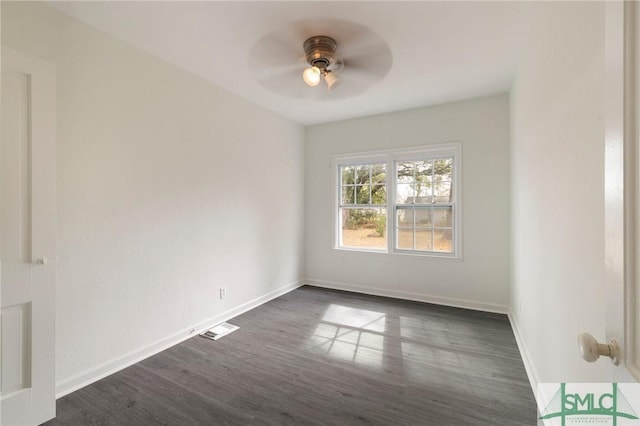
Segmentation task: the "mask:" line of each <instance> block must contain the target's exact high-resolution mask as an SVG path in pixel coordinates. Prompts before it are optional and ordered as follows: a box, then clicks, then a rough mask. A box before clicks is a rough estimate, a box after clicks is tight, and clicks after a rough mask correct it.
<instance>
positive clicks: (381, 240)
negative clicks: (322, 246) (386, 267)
mask: <svg viewBox="0 0 640 426" xmlns="http://www.w3.org/2000/svg"><path fill="white" fill-rule="evenodd" d="M340 246H341V247H364V248H387V212H386V209H345V208H343V209H342V240H341V241H340Z"/></svg>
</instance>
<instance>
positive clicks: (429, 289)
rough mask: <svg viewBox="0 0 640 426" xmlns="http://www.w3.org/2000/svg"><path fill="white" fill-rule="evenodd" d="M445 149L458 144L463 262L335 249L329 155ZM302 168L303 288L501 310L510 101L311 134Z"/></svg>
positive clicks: (417, 112)
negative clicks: (440, 145)
mask: <svg viewBox="0 0 640 426" xmlns="http://www.w3.org/2000/svg"><path fill="white" fill-rule="evenodd" d="M453 141H459V142H462V209H463V211H462V216H463V217H462V222H463V228H462V233H463V234H462V239H463V243H462V245H463V253H462V255H463V258H462V260H460V261H458V260H452V259H437V258H429V257H425V256H416V255H402V254H380V253H365V252H356V251H345V250H336V249H334V248H333V238H332V235H333V229H334V223H333V208H334V202H333V200H334V198H333V197H334V188H333V185H332V182H333V178H332V176H333V175H332V173H333V169H332V159H333V156H334V155H336V154H347V153H357V152H363V151H371V150H384V149H393V148H402V147H412V146H419V145H427V144H437V143H442V142H453ZM305 170H306V176H305V182H306V193H305V200H306V222H305V223H306V238H305V249H306V253H305V265H306V266H305V271H306V282H308V283H311V284H314V285H319V286H325V287H332V288H339V289H345V290H352V291H361V292H366V293H372V294H379V295H386V296H393V297H400V298H407V299H413V300H422V301H431V302H436V303H443V304H449V305H454V306H464V307H471V308H477V309H486V310H492V311H500V312H506V307H507V304H508V299H509V244H510V218H509V99H508V95H506V94H502V95H496V96H490V97H485V98H479V99H472V100H468V101H463V102H456V103H450V104H445V105H440V106H434V107H428V108H419V109H414V110H409V111H402V112H396V113H390V114H383V115H378V116H372V117H366V118H361V119H354V120H347V121H341V122H336V123H329V124H323V125H316V126H310V127H308V128H307V131H306V161H305Z"/></svg>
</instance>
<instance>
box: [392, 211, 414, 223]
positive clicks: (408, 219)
mask: <svg viewBox="0 0 640 426" xmlns="http://www.w3.org/2000/svg"><path fill="white" fill-rule="evenodd" d="M396 225H397V226H411V227H412V226H413V209H412V208H408V209H398V211H397V212H396Z"/></svg>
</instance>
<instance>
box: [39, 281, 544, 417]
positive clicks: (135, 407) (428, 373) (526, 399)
mask: <svg viewBox="0 0 640 426" xmlns="http://www.w3.org/2000/svg"><path fill="white" fill-rule="evenodd" d="M230 322H231V323H233V324H236V325H238V326H240V330H238V331H235V332H234V333H231V334H230V335H228V336H226V337H224V338H222V339H221V340H218V341H212V340H209V339H205V338H202V337H200V336H196V337H194V338H192V339H189V340H187V341H185V342H183V343H181V344H179V345H176V346H174V347H172V348H170V349H168V350H166V351H164V352H161V353H159V354H157V355H155V356H153V357H151V358H148V359H146V360H144V361H142V362H140V363H138V364H135V365H133V366H131V367H129V368H127V369H125V370H122V371H120V372H118V373H116V374H113V375H111V376H109V377H107V378H105V379H103V380H100V381H98V382H96V383H94V384H92V385H90V386H87V387H85V388H83V389H80V390H78V391H76V392H74V393H72V394H70V395H67V396H65V397H64V398H61V399H59V400H58V402H57V418H56V419H54V420H52V421H50V422H48V423H46V424H47V425H246V424H249V425H252V424H256V425H262V424H265V425H287V424H309V425H365V424H366V425H371V424H375V425H456V426H457V425H514V426H515V425H535V424H536V416H537V411H536V404H535V400H534V398H533V393H532V391H531V388H530V386H529V382H528V381H527V376H526V373H525V370H524V366H523V364H522V360H521V358H520V354H519V352H518V349H517V346H516V342H515V339H514V336H513V333H512V331H511V328H510V326H509V322H508V320H507V317H506V316H505V315H499V314H490V313H483V312H476V311H470V310H464V309H456V308H449V307H442V306H436V305H430V304H424V303H417V302H408V301H401V300H395V299H387V298H382V297H375V296H366V295H360V294H354V293H347V292H340V291H332V290H325V289H319V288H314V287H307V286H305V287H301V288H299V289H297V290H295V291H292V292H290V293H288V294H286V295H284V296H282V297H280V298H278V299H275V300H273V301H271V302H269V303H267V304H264V305H262V306H260V307H258V308H256V309H254V310H252V311H249V312H247V313H245V314H243V315H240V316H238V317H236V318H234V319H233V320H231V321H230Z"/></svg>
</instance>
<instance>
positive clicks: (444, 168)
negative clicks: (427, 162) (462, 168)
mask: <svg viewBox="0 0 640 426" xmlns="http://www.w3.org/2000/svg"><path fill="white" fill-rule="evenodd" d="M452 171H453V158H443V159H439V160H434V161H433V174H434V175H435V176H439V177H440V178H441V179H442V180H451V176H452V174H453V173H452Z"/></svg>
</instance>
